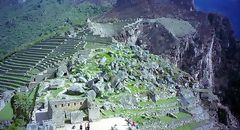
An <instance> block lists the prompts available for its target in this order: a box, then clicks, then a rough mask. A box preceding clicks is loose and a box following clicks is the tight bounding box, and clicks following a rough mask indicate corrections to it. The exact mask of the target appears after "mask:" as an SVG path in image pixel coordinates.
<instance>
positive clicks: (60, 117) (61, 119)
mask: <svg viewBox="0 0 240 130" xmlns="http://www.w3.org/2000/svg"><path fill="white" fill-rule="evenodd" d="M52 121H53V123H54V124H56V127H57V128H58V127H63V126H64V124H65V113H64V111H63V110H60V109H55V110H54V112H53V113H52Z"/></svg>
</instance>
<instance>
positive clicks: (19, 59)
mask: <svg viewBox="0 0 240 130" xmlns="http://www.w3.org/2000/svg"><path fill="white" fill-rule="evenodd" d="M12 59H13V60H18V61H26V62H29V61H32V62H38V61H40V60H36V59H23V58H18V57H13V58H12Z"/></svg>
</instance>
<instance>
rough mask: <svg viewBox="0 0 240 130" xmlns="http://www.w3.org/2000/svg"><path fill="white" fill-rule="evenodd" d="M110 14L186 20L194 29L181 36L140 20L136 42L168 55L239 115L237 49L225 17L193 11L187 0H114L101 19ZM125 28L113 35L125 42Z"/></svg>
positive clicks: (239, 89)
mask: <svg viewBox="0 0 240 130" xmlns="http://www.w3.org/2000/svg"><path fill="white" fill-rule="evenodd" d="M153 3H158V4H153ZM112 17H118V18H119V19H128V18H139V17H144V18H158V17H169V18H174V19H181V20H184V21H187V22H189V23H190V24H191V25H192V26H193V27H194V28H195V29H196V32H195V33H194V34H191V35H186V36H183V37H177V36H174V35H173V34H171V33H170V32H169V31H168V30H167V29H166V28H164V27H162V26H161V25H158V24H157V23H156V24H149V23H143V24H142V25H140V26H141V27H140V28H136V30H134V31H136V32H137V31H139V30H140V31H141V33H140V35H139V36H138V40H137V42H136V44H138V45H140V46H142V47H144V48H145V49H148V50H150V52H152V53H154V54H159V55H164V56H166V57H168V58H170V59H171V60H172V61H173V62H174V63H176V65H177V66H178V67H179V68H181V69H183V70H185V71H187V72H189V73H190V74H191V75H192V76H194V77H195V78H196V79H197V80H198V81H199V82H200V83H201V86H199V87H200V88H208V89H210V90H211V91H213V92H214V93H215V94H217V95H218V97H219V98H220V100H221V101H222V102H223V103H224V104H225V105H228V106H229V107H230V109H231V110H232V111H233V112H234V113H235V115H240V111H239V110H240V108H239V107H240V104H239V103H240V92H239V91H240V88H239V84H240V80H239V79H240V78H239V77H240V76H239V75H240V74H239V72H240V53H239V51H238V50H239V49H240V48H239V42H238V41H236V39H235V37H234V35H233V31H232V29H231V25H230V22H229V20H228V19H227V18H225V17H222V16H219V15H216V14H205V13H202V12H197V11H195V10H194V9H193V5H192V1H190V0H171V1H165V0H156V1H155V0H130V1H129V0H118V2H117V4H116V7H115V8H114V9H113V10H112V11H110V12H109V13H107V14H106V15H104V16H103V19H108V18H112ZM127 31H128V30H125V31H124V32H123V33H121V34H119V35H117V36H115V38H116V39H117V40H120V41H125V40H126V39H128V38H129V37H131V35H129V34H128V33H126V32H127Z"/></svg>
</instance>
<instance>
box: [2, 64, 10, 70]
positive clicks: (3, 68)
mask: <svg viewBox="0 0 240 130" xmlns="http://www.w3.org/2000/svg"><path fill="white" fill-rule="evenodd" d="M0 70H1V71H6V70H9V68H6V67H4V66H2V64H0Z"/></svg>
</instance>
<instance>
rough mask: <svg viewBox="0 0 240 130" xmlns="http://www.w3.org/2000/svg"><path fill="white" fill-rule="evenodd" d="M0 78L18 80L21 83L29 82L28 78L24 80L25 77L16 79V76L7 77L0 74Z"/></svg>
mask: <svg viewBox="0 0 240 130" xmlns="http://www.w3.org/2000/svg"><path fill="white" fill-rule="evenodd" d="M0 78H7V79H11V80H19V81H22V82H30V78H26V77H22V76H21V77H18V76H9V75H6V74H5V75H1V74H0Z"/></svg>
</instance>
